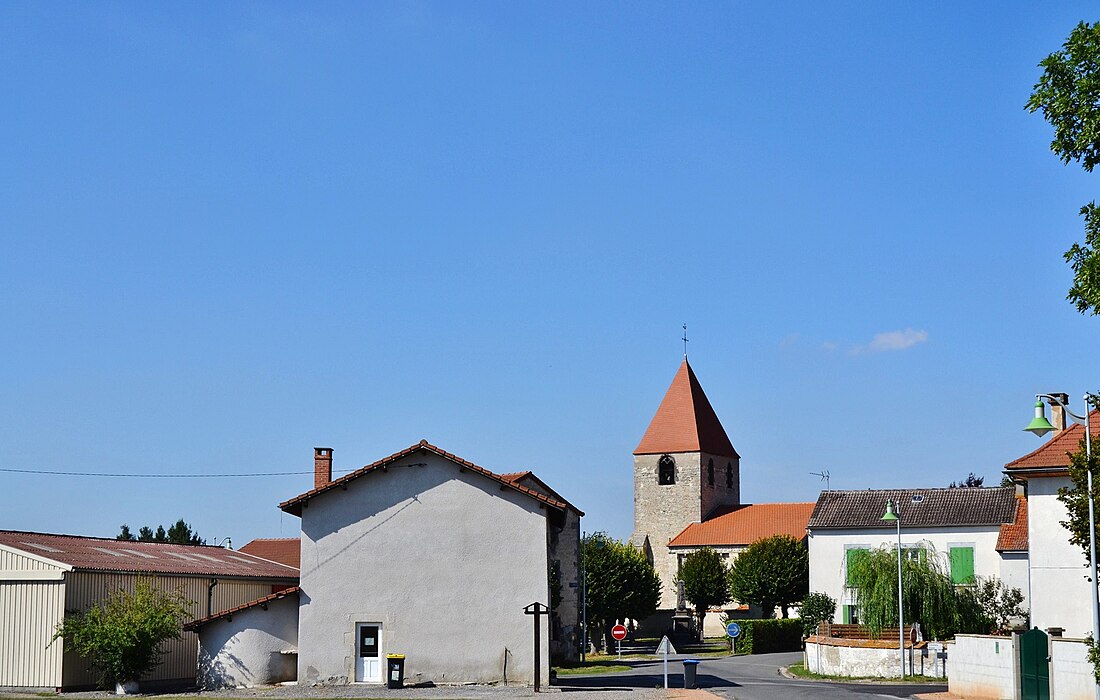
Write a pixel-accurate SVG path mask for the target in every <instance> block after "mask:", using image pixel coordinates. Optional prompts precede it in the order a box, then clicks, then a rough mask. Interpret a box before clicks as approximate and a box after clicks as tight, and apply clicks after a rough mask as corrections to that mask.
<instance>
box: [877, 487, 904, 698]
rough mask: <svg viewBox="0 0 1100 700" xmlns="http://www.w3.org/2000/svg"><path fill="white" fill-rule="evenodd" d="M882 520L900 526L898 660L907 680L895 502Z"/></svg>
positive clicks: (897, 514) (899, 563) (887, 502)
mask: <svg viewBox="0 0 1100 700" xmlns="http://www.w3.org/2000/svg"><path fill="white" fill-rule="evenodd" d="M882 519H883V520H885V521H886V522H896V523H897V524H898V659H899V660H900V661H901V677H902V678H905V622H904V620H903V619H902V616H903V613H902V606H901V515H900V514H899V513H898V511H897V508H896V507H895V506H894V502H893V501H886V515H883V516H882Z"/></svg>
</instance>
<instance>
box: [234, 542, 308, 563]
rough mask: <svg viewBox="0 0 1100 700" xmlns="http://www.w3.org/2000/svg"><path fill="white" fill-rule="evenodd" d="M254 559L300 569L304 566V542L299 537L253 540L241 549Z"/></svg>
mask: <svg viewBox="0 0 1100 700" xmlns="http://www.w3.org/2000/svg"><path fill="white" fill-rule="evenodd" d="M239 551H241V552H247V553H249V554H251V555H252V556H254V557H259V558H261V559H267V560H269V561H277V562H279V563H280V564H286V565H287V566H293V567H294V568H295V569H300V568H301V566H302V542H301V540H300V539H299V538H297V537H271V538H266V539H264V538H261V539H257V540H252V541H251V542H249V543H248V544H246V545H245V546H243V547H241V548H240V550H239Z"/></svg>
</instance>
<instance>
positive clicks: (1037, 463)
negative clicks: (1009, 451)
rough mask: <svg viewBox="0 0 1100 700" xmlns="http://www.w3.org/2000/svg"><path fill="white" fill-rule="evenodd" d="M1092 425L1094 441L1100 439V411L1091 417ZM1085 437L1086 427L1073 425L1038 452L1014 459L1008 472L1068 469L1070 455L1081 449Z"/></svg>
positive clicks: (1050, 440) (1007, 468)
mask: <svg viewBox="0 0 1100 700" xmlns="http://www.w3.org/2000/svg"><path fill="white" fill-rule="evenodd" d="M1089 422H1090V424H1091V425H1092V435H1093V439H1094V440H1095V439H1096V438H1098V437H1100V429H1098V428H1100V411H1093V412H1092V413H1091V414H1090V415H1089ZM1084 437H1085V426H1083V425H1079V424H1077V423H1073V424H1071V425H1070V426H1069V427H1067V428H1066V429H1065V430H1063V431H1061V432H1060V433H1058V434H1057V435H1055V436H1054V437H1052V438H1050V439H1049V440H1047V441H1046V442H1044V443H1043V444H1042V445H1041V446H1040V447H1039V448H1038V449H1037V450H1034V451H1032V452H1029V453H1028V454H1026V455H1024V456H1023V457H1020V458H1019V459H1014V460H1012V461H1011V462H1009V463H1008V464H1006V465H1005V469H1006V470H1013V469H1021V470H1022V469H1035V468H1050V467H1068V466H1069V457H1068V455H1069V454H1070V453H1073V452H1076V451H1077V450H1078V449H1079V448H1080V444H1081V440H1082V439H1083V438H1084Z"/></svg>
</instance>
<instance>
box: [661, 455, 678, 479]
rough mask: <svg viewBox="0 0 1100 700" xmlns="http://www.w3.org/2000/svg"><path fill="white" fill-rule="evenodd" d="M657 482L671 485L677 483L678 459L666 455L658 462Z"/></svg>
mask: <svg viewBox="0 0 1100 700" xmlns="http://www.w3.org/2000/svg"><path fill="white" fill-rule="evenodd" d="M657 483H658V484H660V485H661V486H671V485H673V484H675V483H676V461H675V460H674V459H672V457H669V456H668V455H664V456H663V457H661V461H659V462H658V463H657Z"/></svg>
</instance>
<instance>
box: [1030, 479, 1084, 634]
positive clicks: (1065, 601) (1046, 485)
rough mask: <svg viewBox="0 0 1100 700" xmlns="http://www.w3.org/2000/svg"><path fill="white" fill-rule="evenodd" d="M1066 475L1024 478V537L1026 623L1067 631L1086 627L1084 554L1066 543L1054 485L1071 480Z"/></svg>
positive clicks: (1062, 513)
mask: <svg viewBox="0 0 1100 700" xmlns="http://www.w3.org/2000/svg"><path fill="white" fill-rule="evenodd" d="M1071 485H1072V482H1070V480H1069V478H1068V477H1058V478H1041V479H1029V480H1028V483H1027V491H1028V493H1027V504H1028V509H1027V511H1028V512H1027V516H1028V538H1029V545H1028V546H1029V547H1030V555H1031V592H1032V599H1033V602H1032V606H1031V624H1032V625H1033V626H1035V627H1038V628H1039V629H1044V630H1045V629H1048V628H1050V627H1061V628H1063V629H1064V630H1065V632H1064V634H1065V636H1067V637H1084V636H1085V635H1087V634H1089V633H1091V631H1092V626H1091V624H1090V623H1089V616H1088V610H1089V583H1088V580H1087V579H1086V575H1087V574H1088V567H1087V566H1086V563H1087V561H1088V560H1087V559H1086V558H1085V555H1084V553H1083V552H1082V551H1081V548H1080V547H1078V546H1077V545H1075V544H1070V541H1069V531H1068V530H1066V529H1065V528H1064V527H1062V525H1061V521H1063V520H1066V518H1067V513H1066V508H1065V506H1063V505H1062V503H1061V501H1059V500H1058V489H1059V488H1060V487H1062V486H1071Z"/></svg>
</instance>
